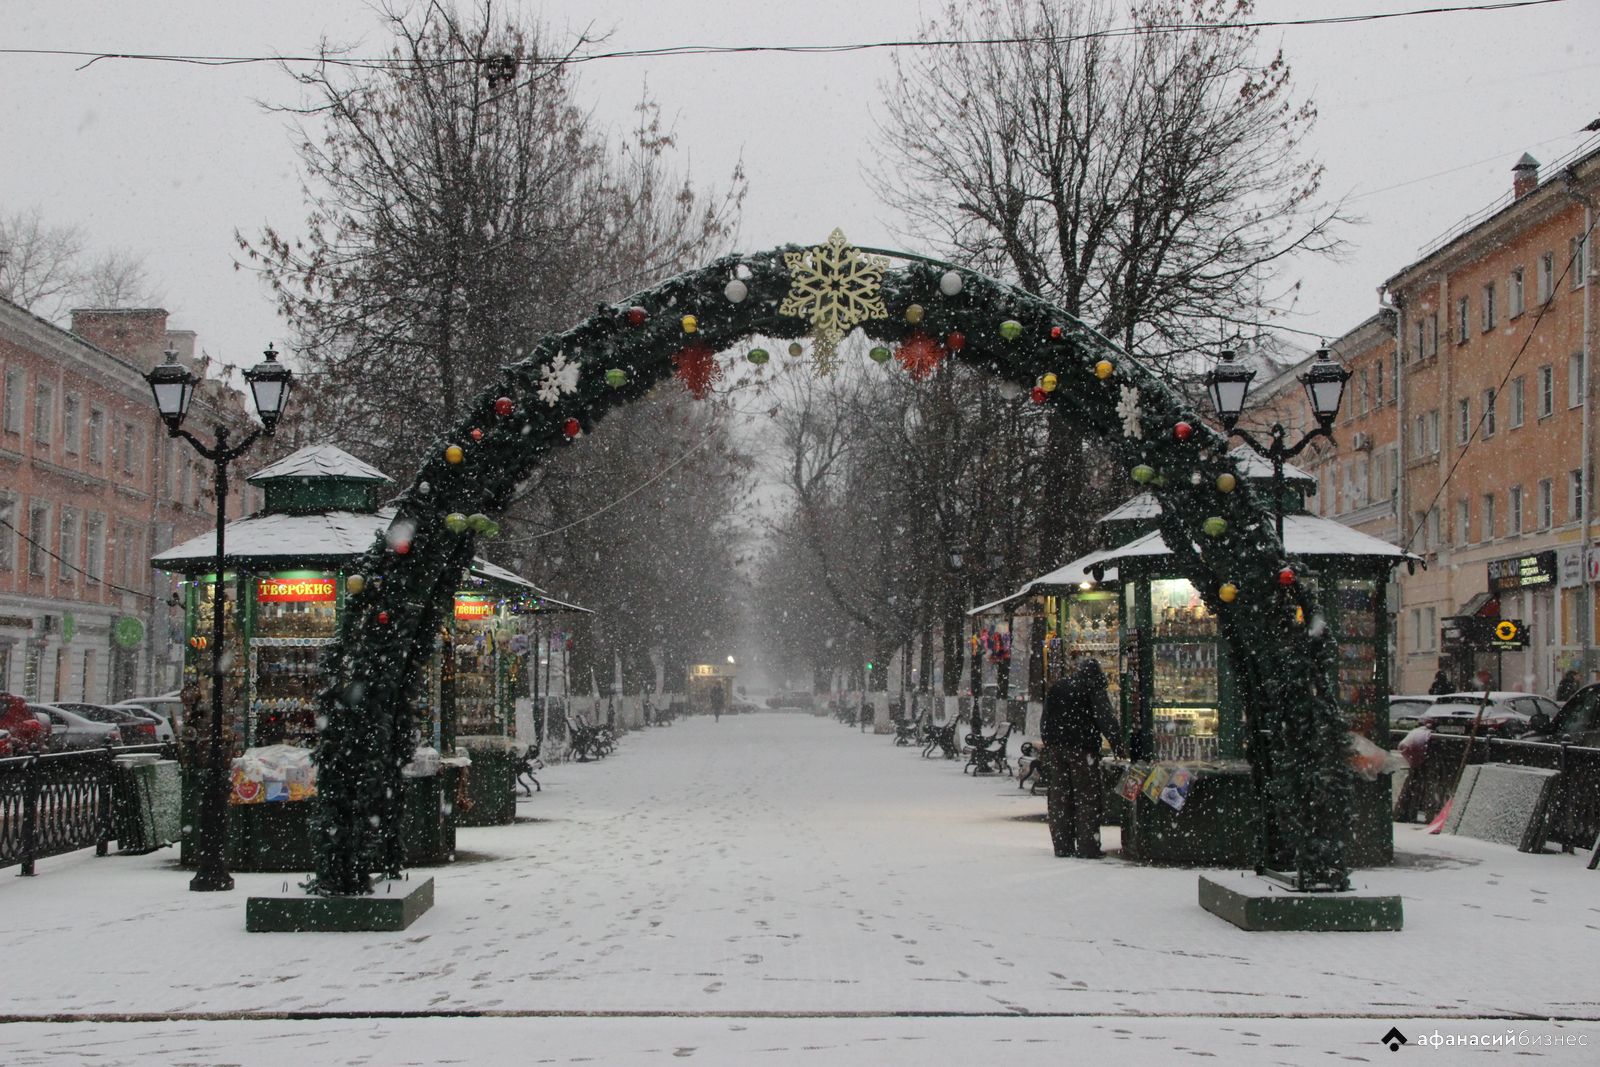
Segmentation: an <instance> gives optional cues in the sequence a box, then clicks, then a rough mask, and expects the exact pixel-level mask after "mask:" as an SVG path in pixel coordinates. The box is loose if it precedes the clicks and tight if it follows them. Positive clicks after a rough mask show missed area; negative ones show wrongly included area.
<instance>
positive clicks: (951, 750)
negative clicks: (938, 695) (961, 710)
mask: <svg viewBox="0 0 1600 1067" xmlns="http://www.w3.org/2000/svg"><path fill="white" fill-rule="evenodd" d="M960 722H961V720H960V719H951V720H950V721H949V722H947V723H945V724H944V725H943V726H935V727H934V728H933V730H932V732H931V734H930V736H929V737H928V742H927V744H925V745H924V746H923V747H922V757H923V759H930V758H932V756H933V754H934V752H935V751H937V752H938V753H939V754H940V755H942V756H944V758H945V759H955V758H956V757H957V756H959V755H961V746H960V745H958V744H957V743H956V727H957V725H958V724H959V723H960Z"/></svg>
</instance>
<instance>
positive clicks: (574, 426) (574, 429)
mask: <svg viewBox="0 0 1600 1067" xmlns="http://www.w3.org/2000/svg"><path fill="white" fill-rule="evenodd" d="M561 432H562V433H564V434H566V435H567V436H568V437H576V436H578V435H579V434H580V433H582V432H583V427H582V426H580V425H579V424H578V420H577V419H568V420H567V421H566V422H564V423H562V424H561Z"/></svg>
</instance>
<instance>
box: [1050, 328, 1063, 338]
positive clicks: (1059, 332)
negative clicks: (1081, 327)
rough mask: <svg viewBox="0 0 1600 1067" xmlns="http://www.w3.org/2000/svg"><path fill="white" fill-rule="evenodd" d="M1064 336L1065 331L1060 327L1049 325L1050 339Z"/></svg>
mask: <svg viewBox="0 0 1600 1067" xmlns="http://www.w3.org/2000/svg"><path fill="white" fill-rule="evenodd" d="M1064 336H1066V331H1065V330H1063V329H1062V328H1061V327H1059V326H1052V327H1050V340H1052V341H1059V340H1061V338H1062V337H1064Z"/></svg>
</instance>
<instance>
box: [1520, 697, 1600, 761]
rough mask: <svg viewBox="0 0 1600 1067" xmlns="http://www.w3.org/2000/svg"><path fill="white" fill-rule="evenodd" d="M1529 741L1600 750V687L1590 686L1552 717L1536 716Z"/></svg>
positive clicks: (1569, 698) (1568, 701) (1529, 734)
mask: <svg viewBox="0 0 1600 1067" xmlns="http://www.w3.org/2000/svg"><path fill="white" fill-rule="evenodd" d="M1530 726H1531V730H1530V732H1529V733H1527V734H1526V735H1524V738H1523V739H1524V740H1527V741H1549V742H1551V743H1553V744H1573V745H1584V746H1586V747H1589V748H1600V684H1595V685H1586V686H1584V687H1583V688H1582V689H1580V690H1578V691H1577V692H1576V693H1574V694H1572V696H1570V697H1568V698H1567V702H1566V703H1565V704H1563V705H1561V708H1560V710H1559V711H1557V712H1556V713H1555V714H1554V715H1550V716H1537V715H1536V716H1534V718H1533V722H1532V723H1531V724H1530Z"/></svg>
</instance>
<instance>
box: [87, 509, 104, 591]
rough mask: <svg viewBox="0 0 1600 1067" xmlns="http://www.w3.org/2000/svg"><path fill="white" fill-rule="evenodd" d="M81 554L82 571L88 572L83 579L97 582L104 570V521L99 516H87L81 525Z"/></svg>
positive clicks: (102, 576) (102, 575)
mask: <svg viewBox="0 0 1600 1067" xmlns="http://www.w3.org/2000/svg"><path fill="white" fill-rule="evenodd" d="M83 554H84V562H83V569H84V570H85V571H87V572H88V573H87V574H86V575H85V577H86V578H87V579H88V580H89V581H90V582H99V581H100V580H101V579H102V578H104V576H105V569H106V529H105V520H104V519H102V518H101V517H100V516H99V515H91V516H89V518H88V520H87V521H86V522H84V524H83Z"/></svg>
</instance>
